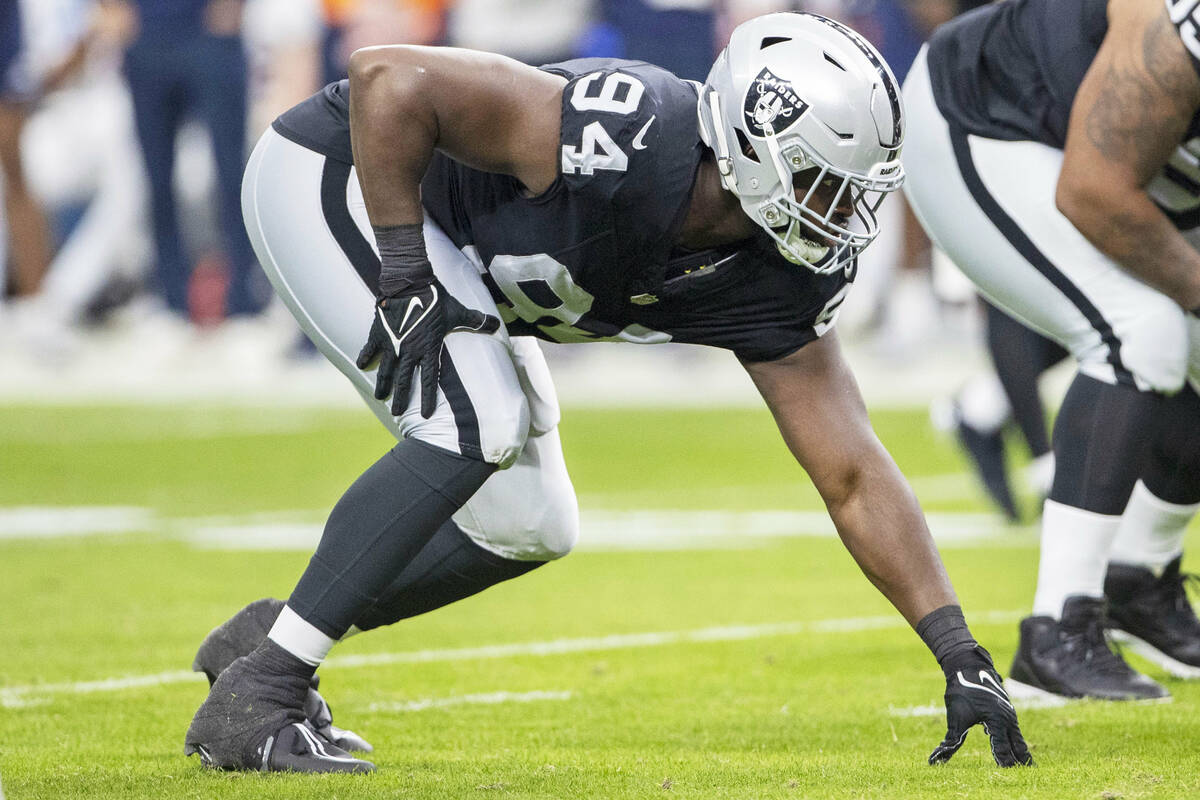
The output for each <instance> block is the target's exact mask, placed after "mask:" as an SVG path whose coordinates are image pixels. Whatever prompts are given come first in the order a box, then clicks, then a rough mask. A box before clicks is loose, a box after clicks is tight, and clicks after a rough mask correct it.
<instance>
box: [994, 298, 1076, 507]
mask: <svg viewBox="0 0 1200 800" xmlns="http://www.w3.org/2000/svg"><path fill="white" fill-rule="evenodd" d="M987 344H988V352H989V353H990V354H991V357H992V364H993V366H994V367H995V368H996V376H997V377H998V378H999V379H1000V385H1001V386H1002V387H1003V388H1004V395H1005V397H1007V398H1008V403H1009V406H1010V407H1011V408H1012V417H1013V421H1014V422H1016V423H1017V427H1018V428H1019V429H1020V431H1021V436H1022V438H1024V439H1025V443H1026V445H1028V447H1029V455H1030V457H1031V458H1032V459H1033V461H1032V463H1031V464H1030V465H1029V469H1028V471H1027V475H1028V477H1029V482H1030V484H1031V485H1032V486H1033V488H1034V489H1035V490H1036V491H1037V493H1038V496H1039V497H1041V498H1044V497H1045V496H1046V495H1047V494H1049V492H1050V484H1051V482H1052V480H1053V477H1054V452H1053V450H1051V447H1050V437H1049V434H1048V433H1047V430H1048V429H1047V425H1046V413H1045V410H1044V408H1043V405H1042V397H1041V392H1040V391H1039V388H1038V379H1039V378H1041V376H1042V374H1043V373H1045V372H1046V370H1048V369H1050V368H1051V367H1053V366H1055V365H1056V364H1058V363H1059V362H1060V361H1062V360H1063V359H1065V358H1068V357H1069V356H1070V354H1069V353H1068V352H1067V351H1066V350H1065V349H1064V348H1063V347H1062V346H1061V345H1060V344H1058V343H1057V342H1055V341H1053V340H1051V339H1047V338H1046V337H1045V336H1042V335H1041V334H1040V333H1038V332H1036V331H1033V330H1030V329H1029V328H1028V327H1026V326H1024V325H1022V324H1021V323H1020V322H1017V321H1016V320H1015V319H1013V318H1012V317H1010V316H1009V315H1008V314H1005V313H1004V312H1003V311H1001V310H1000V309H998V308H996V307H995V306H993V305H992V304H990V303H988V304H987Z"/></svg>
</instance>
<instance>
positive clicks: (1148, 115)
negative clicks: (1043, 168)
mask: <svg viewBox="0 0 1200 800" xmlns="http://www.w3.org/2000/svg"><path fill="white" fill-rule="evenodd" d="M1108 20H1109V27H1108V33H1107V35H1106V36H1105V38H1104V41H1103V43H1102V44H1101V45H1100V50H1099V52H1098V53H1097V54H1096V58H1095V60H1094V61H1093V62H1092V65H1091V67H1090V68H1089V69H1088V71H1087V74H1086V75H1085V76H1084V79H1083V82H1082V83H1081V84H1080V86H1079V92H1078V94H1077V95H1076V98H1075V103H1074V105H1073V107H1072V109H1071V120H1070V124H1069V127H1068V131H1067V141H1066V145H1065V146H1064V148H1063V166H1062V172H1061V173H1060V175H1059V180H1058V190H1057V195H1056V198H1055V199H1056V202H1057V204H1058V207H1059V209H1060V210H1061V211H1062V212H1063V214H1064V215H1066V217H1067V218H1068V219H1070V220H1071V222H1072V223H1073V224H1074V225H1075V227H1077V228H1078V229H1079V231H1080V232H1081V233H1082V234H1083V235H1084V236H1086V237H1087V239H1088V240H1089V241H1090V242H1091V243H1092V244H1094V245H1095V246H1096V247H1097V248H1098V249H1099V250H1101V251H1102V252H1104V253H1105V254H1106V255H1108V256H1110V257H1111V258H1112V259H1113V260H1115V261H1117V262H1118V263H1119V264H1121V265H1122V266H1123V267H1124V268H1125V269H1127V270H1128V271H1129V272H1131V273H1132V274H1134V275H1135V276H1137V277H1138V278H1140V279H1142V280H1143V281H1145V282H1146V283H1148V284H1150V285H1151V286H1153V287H1155V288H1156V289H1158V290H1159V291H1161V292H1163V293H1164V294H1166V295H1167V296H1169V297H1171V298H1172V299H1173V300H1175V301H1176V302H1177V303H1179V304H1180V305H1181V306H1183V307H1184V308H1185V309H1189V310H1191V309H1195V308H1197V307H1200V253H1198V252H1197V251H1196V250H1195V249H1194V248H1193V247H1191V245H1189V244H1188V242H1187V241H1186V240H1185V239H1184V238H1183V236H1182V235H1181V234H1180V233H1179V232H1178V231H1177V230H1176V229H1175V227H1174V225H1172V224H1171V221H1170V220H1169V219H1168V218H1167V216H1166V215H1165V214H1164V213H1163V212H1162V211H1161V210H1160V209H1159V208H1158V207H1157V206H1156V205H1155V204H1154V203H1153V201H1152V200H1151V199H1150V196H1149V195H1148V194H1147V193H1146V186H1147V184H1149V182H1150V180H1151V179H1152V178H1153V177H1154V176H1155V175H1156V174H1157V173H1158V172H1159V170H1161V169H1162V167H1163V165H1164V164H1165V163H1166V162H1167V159H1168V158H1170V156H1171V153H1172V152H1173V151H1174V150H1175V148H1176V147H1177V146H1178V145H1179V143H1180V141H1181V140H1182V139H1183V136H1184V133H1185V132H1186V130H1187V126H1188V123H1189V122H1190V121H1191V119H1192V117H1193V116H1194V115H1195V114H1196V112H1197V110H1198V109H1200V76H1198V75H1197V72H1196V70H1195V68H1194V67H1193V66H1192V64H1191V62H1190V60H1189V57H1188V54H1187V51H1186V49H1185V48H1184V45H1183V42H1182V41H1181V40H1180V38H1179V34H1178V32H1177V31H1176V29H1175V27H1174V25H1173V24H1172V23H1171V20H1170V18H1169V17H1168V15H1167V11H1166V8H1165V6H1164V4H1163V2H1162V0H1155V1H1154V2H1146V1H1145V0H1111V2H1110V3H1109V6H1108Z"/></svg>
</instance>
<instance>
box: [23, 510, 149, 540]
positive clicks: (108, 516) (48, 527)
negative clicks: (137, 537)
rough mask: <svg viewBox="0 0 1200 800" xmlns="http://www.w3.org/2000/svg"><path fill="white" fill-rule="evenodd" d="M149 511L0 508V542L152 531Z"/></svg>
mask: <svg viewBox="0 0 1200 800" xmlns="http://www.w3.org/2000/svg"><path fill="white" fill-rule="evenodd" d="M156 524H157V519H156V517H155V514H154V512H153V511H152V510H150V509H148V508H139V507H137V506H73V507H64V506H15V507H10V508H0V539H47V538H59V537H66V536H92V535H96V534H114V533H131V532H135V531H148V530H153V529H154V526H155V525H156Z"/></svg>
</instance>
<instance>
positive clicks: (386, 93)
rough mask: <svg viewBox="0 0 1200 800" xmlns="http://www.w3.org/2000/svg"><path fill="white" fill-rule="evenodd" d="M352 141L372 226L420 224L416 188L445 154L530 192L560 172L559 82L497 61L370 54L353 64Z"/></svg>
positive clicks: (426, 52) (447, 52)
mask: <svg viewBox="0 0 1200 800" xmlns="http://www.w3.org/2000/svg"><path fill="white" fill-rule="evenodd" d="M349 71H350V139H351V146H352V148H353V151H354V161H355V165H356V167H357V169H358V175H359V180H360V182H361V184H362V189H363V198H364V199H365V201H366V206H367V215H368V216H369V217H370V219H371V223H372V224H373V225H375V226H379V227H383V226H393V225H405V224H412V223H420V222H421V218H422V213H421V197H420V182H421V178H422V177H423V176H424V174H425V169H426V167H428V165H429V160H430V158H431V157H432V156H433V153H434V150H441V151H443V152H445V153H446V154H448V155H449V156H451V157H452V158H454V159H457V160H458V161H461V162H463V163H465V164H469V165H471V166H473V167H476V168H479V169H483V170H487V171H490V172H502V173H506V174H509V175H513V176H515V177H516V178H517V179H518V180H520V181H521V182H522V183H523V184H524V185H525V186H526V187H527V188H528V189H529V190H530V191H533V192H539V191H542V190H544V189H546V188H547V187H548V186H549V185H550V184H551V183H552V182H553V181H554V178H555V176H556V175H557V171H558V134H559V125H560V115H561V102H562V87H563V85H564V84H565V83H566V82H565V81H564V80H563V79H562V78H560V77H558V76H555V75H550V74H548V73H545V72H541V71H539V70H537V69H535V68H533V67H529V66H525V65H524V64H520V63H519V62H516V61H513V60H511V59H508V58H504V57H503V56H496V55H490V54H486V53H477V52H473V51H469V50H458V49H454V48H438V47H415V46H389V47H368V48H364V49H362V50H358V51H356V52H355V53H354V54H353V55H352V56H351V57H350V70H349Z"/></svg>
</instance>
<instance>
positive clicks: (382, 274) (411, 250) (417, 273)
mask: <svg viewBox="0 0 1200 800" xmlns="http://www.w3.org/2000/svg"><path fill="white" fill-rule="evenodd" d="M373 230H374V231H375V244H376V245H378V246H379V292H380V294H382V295H383V296H384V297H395V296H396V295H398V294H400V293H401V292H405V291H408V290H409V289H410V288H413V287H416V288H423V287H425V286H428V285H429V284H430V283H432V282H433V267H431V266H430V264H429V256H428V255H427V254H426V252H425V234H424V232H423V231H422V230H421V226H420V225H418V224H412V225H391V226H388V227H375V228H373Z"/></svg>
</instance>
